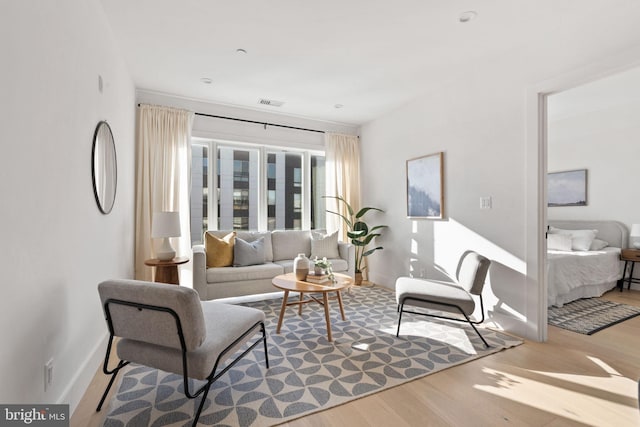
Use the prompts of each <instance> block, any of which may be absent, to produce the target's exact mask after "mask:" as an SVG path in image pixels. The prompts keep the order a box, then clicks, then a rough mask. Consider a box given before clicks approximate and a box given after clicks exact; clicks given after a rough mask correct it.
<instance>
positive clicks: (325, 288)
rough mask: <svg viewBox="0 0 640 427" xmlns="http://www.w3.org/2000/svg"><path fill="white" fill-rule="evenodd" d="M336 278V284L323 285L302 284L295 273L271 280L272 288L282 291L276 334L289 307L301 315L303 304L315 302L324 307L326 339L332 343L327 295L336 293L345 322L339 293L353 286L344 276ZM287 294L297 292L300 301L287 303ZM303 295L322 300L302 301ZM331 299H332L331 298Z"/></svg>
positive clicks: (336, 274)
mask: <svg viewBox="0 0 640 427" xmlns="http://www.w3.org/2000/svg"><path fill="white" fill-rule="evenodd" d="M334 275H335V277H336V280H337V282H336V283H331V282H328V283H323V284H315V283H310V282H304V281H301V280H296V275H295V273H287V274H281V275H279V276H276V277H274V278H273V281H272V283H273V286H275V287H276V288H278V289H281V290H283V291H284V298H283V299H282V307H281V308H280V317H279V318H278V328H277V329H276V333H277V334H279V333H280V327H281V326H282V319H283V318H284V312H285V310H286V308H287V306H289V305H297V306H298V315H300V314H302V306H303V305H304V304H308V303H310V302H317V303H318V304H320V305H322V306H324V317H325V320H326V322H327V339H328V340H329V341H332V340H333V338H331V319H330V317H329V299H330V298H329V294H330V293H332V292H335V293H336V298H337V299H338V305H339V306H340V314H341V315H342V320H346V319H345V317H344V307H343V306H342V296H341V295H340V291H343V290H344V289H348V288H350V287H351V286H353V279H352V278H351V277H349V276H347V275H346V274H339V273H335V274H334ZM289 292H299V293H300V301H293V302H288V301H287V300H288V298H289ZM304 294H322V300H319V299H317V298H316V297H314V296H313V295H309V297H310V298H309V299H304ZM331 299H333V298H331Z"/></svg>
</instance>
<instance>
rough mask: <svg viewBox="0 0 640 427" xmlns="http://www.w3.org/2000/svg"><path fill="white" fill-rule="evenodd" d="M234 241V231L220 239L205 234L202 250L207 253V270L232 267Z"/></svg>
mask: <svg viewBox="0 0 640 427" xmlns="http://www.w3.org/2000/svg"><path fill="white" fill-rule="evenodd" d="M235 240H236V232H235V231H232V232H231V233H229V234H227V235H226V236H224V237H223V238H222V239H220V238H218V237H216V236H214V235H213V234H211V233H205V234H204V249H205V250H206V251H207V268H211V267H229V266H232V265H233V245H234V244H235Z"/></svg>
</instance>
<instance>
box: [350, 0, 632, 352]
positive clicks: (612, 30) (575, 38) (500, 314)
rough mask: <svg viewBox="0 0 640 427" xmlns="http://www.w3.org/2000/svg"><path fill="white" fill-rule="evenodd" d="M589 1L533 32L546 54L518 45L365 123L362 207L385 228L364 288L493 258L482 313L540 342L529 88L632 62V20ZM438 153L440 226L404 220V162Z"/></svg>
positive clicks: (536, 186) (534, 123)
mask: <svg viewBox="0 0 640 427" xmlns="http://www.w3.org/2000/svg"><path fill="white" fill-rule="evenodd" d="M590 4H591V5H593V6H594V8H593V10H591V11H590V12H589V14H588V15H585V16H580V15H579V14H575V15H574V16H573V18H572V20H571V22H572V26H571V27H567V28H566V29H565V30H566V31H561V32H559V33H557V34H546V33H545V34H536V35H535V36H534V37H536V38H537V37H542V38H548V41H547V43H546V47H545V48H544V49H535V48H533V47H531V48H529V46H523V47H522V48H521V49H518V50H517V51H511V52H506V53H505V54H504V55H503V56H501V57H496V58H482V59H481V60H479V61H475V62H473V63H468V64H465V66H461V67H459V68H458V69H455V70H449V71H450V73H449V75H448V76H441V78H440V79H437V78H434V81H433V84H432V85H431V87H429V88H427V90H426V91H425V92H424V93H423V94H422V95H421V96H420V97H419V98H418V99H417V100H416V101H414V102H412V103H410V104H408V105H406V106H404V107H402V108H400V109H399V110H397V111H395V112H393V113H391V114H388V115H386V116H384V117H382V118H379V119H377V120H374V121H373V122H371V123H368V124H366V125H365V126H363V128H362V133H361V143H362V164H363V165H364V167H363V174H362V178H363V179H362V182H363V204H364V205H373V206H377V207H381V208H383V209H385V210H386V214H385V215H384V216H383V217H381V218H380V220H381V221H384V222H385V223H386V224H388V225H389V226H390V228H389V230H388V231H386V232H385V234H384V237H383V238H382V239H380V240H379V241H378V243H381V244H382V245H383V246H385V250H384V251H382V252H377V253H376V254H374V255H373V256H372V257H370V258H371V271H370V275H371V278H372V280H373V281H375V282H376V283H380V284H382V285H385V286H389V287H393V286H394V284H395V280H396V278H397V277H398V276H401V275H409V274H412V273H413V274H414V275H419V273H420V271H421V270H422V269H423V268H424V269H425V275H426V276H428V277H442V276H443V272H445V273H447V274H449V275H451V274H453V273H455V265H456V264H457V261H458V258H459V256H460V254H461V253H462V252H463V251H464V250H466V249H474V250H477V251H479V252H480V253H483V254H484V255H486V256H488V257H489V258H490V259H492V260H493V264H492V267H491V270H490V278H489V289H488V290H487V292H485V298H486V299H485V303H486V304H487V310H488V313H489V316H490V318H491V319H492V320H493V321H494V322H495V323H497V324H499V325H500V326H502V327H504V328H505V329H507V330H509V331H512V332H514V333H516V334H518V335H521V336H525V337H527V338H530V339H544V334H541V333H540V331H539V329H538V325H539V324H542V321H541V319H544V318H543V317H542V314H541V311H540V308H539V307H540V304H538V301H539V299H540V288H541V285H540V282H539V281H538V279H537V276H536V275H535V274H536V273H535V271H537V270H538V265H537V263H538V262H539V247H540V244H539V243H538V242H539V239H541V237H540V233H541V229H542V227H541V225H540V224H539V222H540V221H539V217H540V215H539V212H538V209H539V204H538V199H539V195H538V194H537V191H538V189H539V184H538V183H539V174H540V172H539V171H540V170H542V165H539V164H538V163H539V159H538V157H537V156H538V154H537V153H538V138H537V136H538V133H537V132H532V131H531V129H532V128H536V127H537V125H538V123H537V110H536V109H537V103H536V102H535V95H536V94H537V88H543V89H544V88H547V89H549V88H553V89H557V87H552V86H550V85H548V84H546V82H548V81H550V80H553V79H557V78H559V77H560V76H564V75H567V74H570V73H575V72H576V70H581V69H588V71H585V72H581V73H578V74H580V76H581V78H589V77H590V78H595V77H597V76H598V75H599V74H600V73H603V72H605V71H606V70H607V69H608V68H610V67H612V66H614V65H615V66H620V63H619V62H618V63H616V64H613V65H612V64H608V63H607V59H608V58H609V56H611V55H613V54H614V53H619V52H622V51H625V55H624V56H623V55H620V57H622V58H625V60H626V61H627V63H628V64H631V63H633V62H634V61H637V60H638V58H640V55H639V51H638V48H637V47H638V45H639V43H640V34H635V35H632V33H631V32H630V29H631V28H632V27H633V25H634V24H633V19H635V18H634V17H633V14H629V16H627V17H624V16H623V15H620V12H621V11H619V10H618V11H614V10H612V8H607V7H606V6H605V5H599V6H597V7H596V2H595V1H591V2H590ZM592 28H600V29H604V28H606V31H592ZM618 61H620V59H619V58H618ZM586 75H588V76H586ZM573 83H574V84H575V82H573ZM563 84H566V82H564V83H563ZM532 96H533V99H534V101H533V102H532V101H531V99H532V98H531V97H532ZM532 117H533V120H532V119H531V118H532ZM531 135H533V136H534V137H533V138H531V137H530V136H531ZM438 151H443V152H444V156H445V161H444V163H445V165H444V166H445V169H444V175H445V183H444V185H445V215H446V219H445V220H442V221H431V220H417V221H412V220H409V219H407V218H406V196H405V188H406V184H405V161H406V160H407V159H410V158H413V157H417V156H421V155H426V154H430V153H434V152H438ZM481 196H491V197H492V200H493V208H492V209H490V210H480V208H479V199H480V197H481ZM431 265H435V268H432V269H431V268H429V266H431Z"/></svg>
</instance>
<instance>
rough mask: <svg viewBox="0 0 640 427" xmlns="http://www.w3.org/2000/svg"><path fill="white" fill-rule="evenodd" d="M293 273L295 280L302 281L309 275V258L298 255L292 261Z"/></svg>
mask: <svg viewBox="0 0 640 427" xmlns="http://www.w3.org/2000/svg"><path fill="white" fill-rule="evenodd" d="M293 272H294V273H295V275H296V280H304V279H306V278H307V274H309V258H307V256H306V255H305V254H298V256H297V257H295V259H294V260H293Z"/></svg>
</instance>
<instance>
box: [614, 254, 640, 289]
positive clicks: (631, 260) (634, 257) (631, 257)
mask: <svg viewBox="0 0 640 427" xmlns="http://www.w3.org/2000/svg"><path fill="white" fill-rule="evenodd" d="M620 260H622V261H624V270H622V280H620V281H618V288H620V292H622V290H623V289H624V282H627V283H628V285H627V289H631V283H640V279H635V278H634V277H633V267H635V264H636V262H638V261H640V249H623V250H622V252H621V253H620ZM629 264H631V268H630V269H629V274H627V266H628V265H629Z"/></svg>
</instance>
